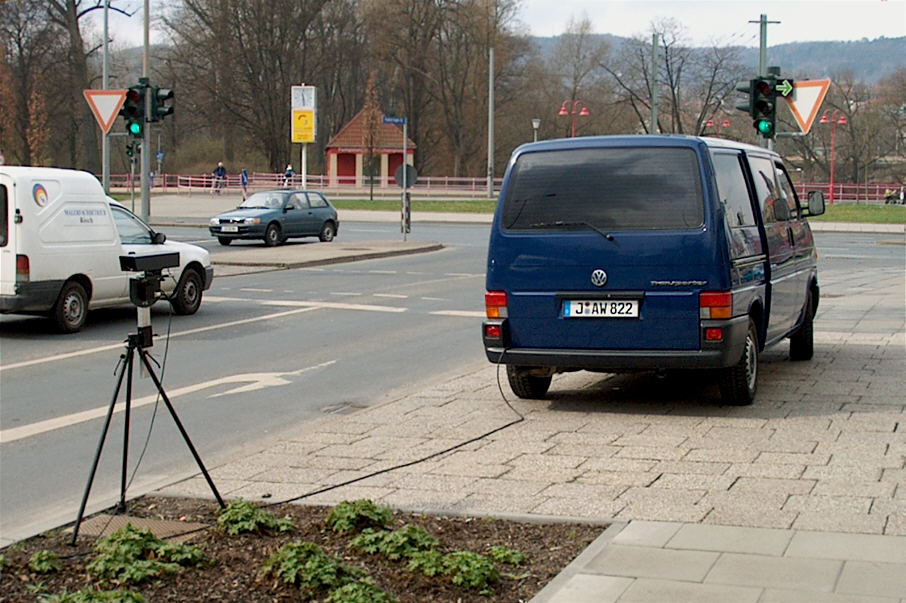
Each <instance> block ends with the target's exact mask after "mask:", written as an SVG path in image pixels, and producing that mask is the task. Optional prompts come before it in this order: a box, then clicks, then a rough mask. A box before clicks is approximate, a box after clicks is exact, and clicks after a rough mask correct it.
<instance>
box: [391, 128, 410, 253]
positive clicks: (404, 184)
mask: <svg viewBox="0 0 906 603" xmlns="http://www.w3.org/2000/svg"><path fill="white" fill-rule="evenodd" d="M384 123H385V124H393V125H395V126H403V165H401V166H400V169H399V170H397V173H399V172H402V173H401V175H400V176H399V177H397V178H396V180H397V183H398V184H399V186H400V188H401V189H402V191H403V192H402V197H401V200H400V232H402V233H403V241H405V240H406V235H407V234H408V233H409V231H410V230H411V229H412V221H411V219H410V211H409V203H410V197H409V191H408V190H407V189H408V188H409V186H411V184H410V182H409V175H410V174H409V169H408V168H409V161H408V155H407V152H406V138H407V137H408V136H407V132H406V118H405V117H391V116H384ZM413 171H414V170H413Z"/></svg>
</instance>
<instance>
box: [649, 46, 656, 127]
mask: <svg viewBox="0 0 906 603" xmlns="http://www.w3.org/2000/svg"><path fill="white" fill-rule="evenodd" d="M657 71H658V49H657V33H653V34H651V127H650V128H648V133H649V134H657V133H658V130H657V112H658V111H657Z"/></svg>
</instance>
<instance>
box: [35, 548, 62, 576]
mask: <svg viewBox="0 0 906 603" xmlns="http://www.w3.org/2000/svg"><path fill="white" fill-rule="evenodd" d="M28 568H29V569H30V570H31V571H33V572H36V573H38V574H49V573H51V572H58V571H60V570H61V569H63V564H62V563H60V557H59V555H57V554H56V553H54V552H53V551H47V550H44V551H38V552H37V553H35V554H34V555H32V556H31V559H29V560H28Z"/></svg>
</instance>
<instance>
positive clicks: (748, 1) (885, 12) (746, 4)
mask: <svg viewBox="0 0 906 603" xmlns="http://www.w3.org/2000/svg"><path fill="white" fill-rule="evenodd" d="M175 2H178V0H151V4H150V7H151V9H150V10H151V15H152V21H153V17H154V16H156V15H159V14H160V12H161V11H162V10H163V7H164V6H165V5H172V4H174V3H175ZM118 5H124V6H125V5H130V6H131V8H134V9H136V14H135V15H134V16H133V17H132V18H129V19H127V18H124V17H122V16H120V15H118V14H116V13H115V12H113V11H111V13H110V31H111V32H112V34H113V38H114V39H115V40H116V43H117V45H118V46H120V47H123V46H137V45H141V43H142V29H141V27H142V6H143V2H142V0H127V1H126V2H122V1H121V2H119V3H118ZM101 12H102V11H94V12H93V13H92V15H91V16H92V19H91V20H92V21H93V22H94V23H96V25H97V31H98V32H100V28H101V27H100V24H101V22H102V21H101V17H100V15H101ZM762 14H765V15H767V17H768V20H769V21H780V23H778V24H771V25H769V26H768V46H776V45H777V44H785V43H787V42H805V41H812V40H860V39H862V38H868V39H875V38H879V37H881V36H885V37H888V38H896V37H901V36H906V0H761V1H756V0H666V1H665V0H522V1H521V10H520V16H521V21H522V24H523V26H524V27H525V30H523V31H524V32H525V33H527V34H530V35H535V36H556V35H560V34H562V33H563V32H564V31H565V30H566V27H567V25H568V23H569V21H570V19H575V20H579V19H582V18H583V17H584V16H587V17H588V19H589V20H590V21H591V22H592V30H593V31H594V32H595V33H609V34H615V35H618V36H624V37H630V36H634V35H642V36H643V37H645V38H648V37H650V35H651V28H650V25H651V22H652V21H654V20H659V19H663V18H673V19H675V20H677V21H678V22H679V23H680V24H682V25H683V27H684V28H685V29H686V32H687V33H688V36H689V42H690V43H691V44H692V45H694V46H710V45H713V44H715V43H716V44H718V45H725V44H733V45H741V46H758V35H759V33H758V31H759V28H758V25H757V24H756V23H749V21H758V19H759V17H760V15H762ZM151 41H152V43H153V42H155V41H158V36H157V35H155V34H154V32H152V34H151ZM904 52H906V51H904Z"/></svg>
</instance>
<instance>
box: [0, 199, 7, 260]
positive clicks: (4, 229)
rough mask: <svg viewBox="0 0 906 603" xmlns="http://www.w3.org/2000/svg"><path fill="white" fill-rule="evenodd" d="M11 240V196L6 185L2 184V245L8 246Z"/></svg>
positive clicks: (0, 245)
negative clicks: (7, 243)
mask: <svg viewBox="0 0 906 603" xmlns="http://www.w3.org/2000/svg"><path fill="white" fill-rule="evenodd" d="M7 241H9V197H7V195H6V186H4V185H2V184H0V247H6V242H7Z"/></svg>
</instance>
